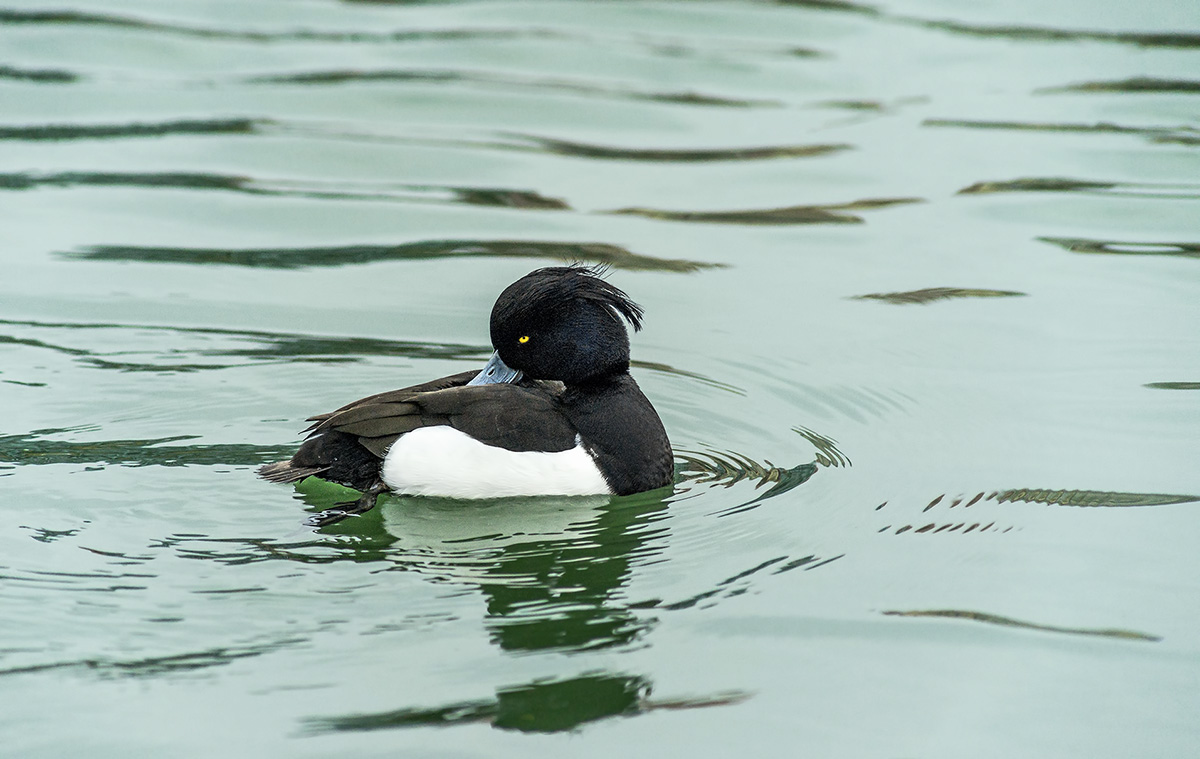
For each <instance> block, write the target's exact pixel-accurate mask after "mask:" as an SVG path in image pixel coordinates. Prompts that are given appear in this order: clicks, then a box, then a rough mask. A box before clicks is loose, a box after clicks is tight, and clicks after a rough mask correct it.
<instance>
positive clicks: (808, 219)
mask: <svg viewBox="0 0 1200 759" xmlns="http://www.w3.org/2000/svg"><path fill="white" fill-rule="evenodd" d="M922 202H924V199H923V198H870V199H865V200H857V201H854V202H852V203H839V204H833V205H811V206H786V207H782V208H764V209H746V210H738V211H665V210H661V209H657V208H620V209H617V210H615V211H609V213H612V214H622V215H627V216H643V217H645V218H648V219H658V220H660V221H682V222H693V223H702V224H755V225H765V226H767V225H769V226H776V225H790V224H862V223H863V222H864V219H863V218H862V217H861V216H858V215H856V214H850V213H844V212H845V211H849V210H861V209H872V208H886V207H887V206H894V205H904V204H909V203H922Z"/></svg>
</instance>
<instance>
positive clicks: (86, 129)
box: [0, 118, 270, 141]
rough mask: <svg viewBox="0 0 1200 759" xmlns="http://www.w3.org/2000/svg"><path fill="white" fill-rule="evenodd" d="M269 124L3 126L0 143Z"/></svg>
mask: <svg viewBox="0 0 1200 759" xmlns="http://www.w3.org/2000/svg"><path fill="white" fill-rule="evenodd" d="M268 123H270V122H269V121H267V120H265V119H246V118H240V119H182V120H178V121H160V122H157V123H140V122H134V123H128V124H34V125H31V126H0V140H25V141H32V140H97V139H114V138H124V137H163V136H166V135H175V134H195V135H214V134H253V133H255V132H258V131H260V130H261V128H262V127H263V125H265V124H268Z"/></svg>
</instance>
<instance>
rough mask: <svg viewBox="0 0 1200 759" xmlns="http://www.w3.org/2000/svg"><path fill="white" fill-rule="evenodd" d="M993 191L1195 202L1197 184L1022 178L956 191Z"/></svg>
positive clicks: (1198, 188)
mask: <svg viewBox="0 0 1200 759" xmlns="http://www.w3.org/2000/svg"><path fill="white" fill-rule="evenodd" d="M996 192H1082V193H1096V194H1105V195H1120V196H1123V197H1132V198H1166V199H1196V198H1200V185H1196V184H1183V183H1167V182H1104V181H1096V180H1091V179H1074V178H1071V177H1022V178H1020V179H1009V180H1002V181H992V182H976V183H975V184H973V185H970V186H969V187H964V188H963V189H961V190H959V191H958V193H957V194H959V195H985V194H989V193H996Z"/></svg>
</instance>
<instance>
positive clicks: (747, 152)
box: [503, 132, 852, 163]
mask: <svg viewBox="0 0 1200 759" xmlns="http://www.w3.org/2000/svg"><path fill="white" fill-rule="evenodd" d="M503 134H504V136H507V137H510V138H512V139H516V140H521V141H524V142H526V143H527V147H535V148H540V149H541V150H544V151H546V152H548V153H555V154H558V155H566V156H572V157H576V158H598V159H604V160H621V161H649V162H694V163H703V162H708V161H759V160H765V159H773V158H813V157H816V156H823V155H828V154H830V153H836V152H840V151H842V150H850V149H851V147H852V146H851V145H848V144H844V143H838V144H816V145H763V146H754V147H743V148H690V149H689V148H681V149H676V148H662V149H659V148H620V147H613V146H609V145H597V144H594V143H586V142H575V141H572V140H560V139H555V138H552V137H540V136H537V135H529V134H520V133H516V132H507V133H503ZM511 147H518V148H519V147H521V146H511Z"/></svg>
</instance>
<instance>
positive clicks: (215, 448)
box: [0, 430, 295, 467]
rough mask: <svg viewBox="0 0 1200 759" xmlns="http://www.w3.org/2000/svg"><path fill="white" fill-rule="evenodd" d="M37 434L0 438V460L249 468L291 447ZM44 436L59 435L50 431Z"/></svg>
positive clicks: (280, 455) (180, 437) (287, 453)
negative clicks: (53, 437) (84, 439)
mask: <svg viewBox="0 0 1200 759" xmlns="http://www.w3.org/2000/svg"><path fill="white" fill-rule="evenodd" d="M39 432H41V433H45V432H47V431H38V432H34V433H30V434H27V435H3V436H0V461H6V462H9V463H13V464H20V465H23V466H29V465H32V466H37V465H46V464H101V465H112V466H131V467H141V466H216V465H230V466H252V465H255V464H265V463H268V462H271V461H277V460H279V459H280V458H287V457H288V456H290V455H291V454H292V453H294V452H295V450H294V449H295V446H267V445H248V444H242V443H224V444H217V445H163V444H164V443H174V442H178V441H181V440H194V439H196V437H197V436H196V435H176V436H173V437H164V438H149V439H144V440H98V441H91V442H73V441H68V440H48V439H46V438H45V437H43V435H42V434H38V433H39ZM49 432H59V431H58V430H50V431H49Z"/></svg>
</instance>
